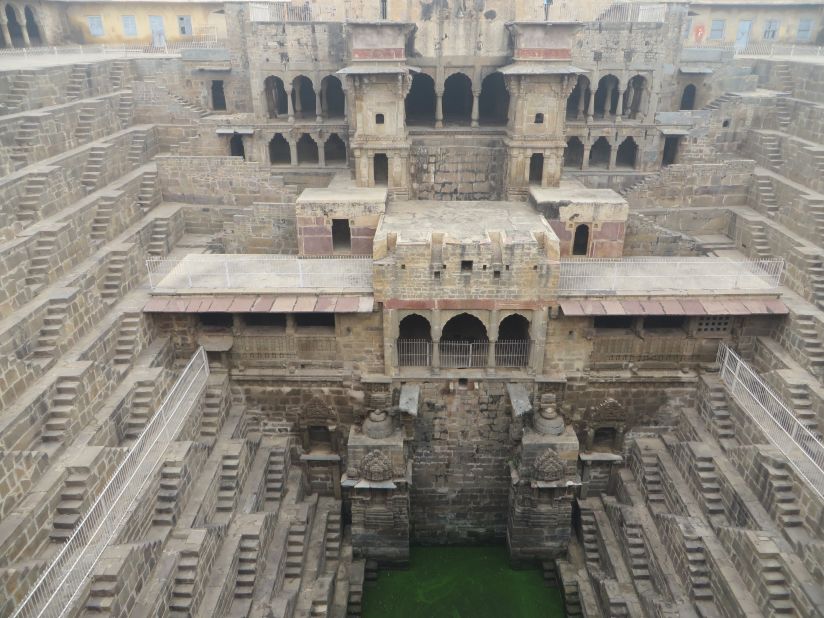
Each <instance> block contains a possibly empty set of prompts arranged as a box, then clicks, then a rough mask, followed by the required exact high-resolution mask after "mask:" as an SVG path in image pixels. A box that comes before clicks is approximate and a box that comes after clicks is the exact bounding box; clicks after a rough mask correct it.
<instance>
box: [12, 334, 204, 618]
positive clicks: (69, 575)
mask: <svg viewBox="0 0 824 618" xmlns="http://www.w3.org/2000/svg"><path fill="white" fill-rule="evenodd" d="M208 375H209V362H208V361H207V359H206V352H204V350H203V348H199V349H198V350H197V352H195V354H194V356H193V357H192V358H191V360H190V361H189V363H188V365H186V368H185V369H184V370H183V373H181V375H180V378H178V380H177V382H175V384H174V386H172V388H171V389H170V390H169V393H168V394H167V395H166V398H165V399H164V400H163V403H162V404H161V405H160V408H158V410H157V413H156V414H155V415H154V416H153V417H152V419H151V420H150V421H149V423H148V424H147V425H146V428H145V429H144V430H143V433H141V434H140V437H138V439H137V441H136V442H135V443H134V445H133V446H132V447H131V449H130V450H129V452H128V453H127V454H126V456H125V458H124V459H123V461H122V462H121V463H120V465H119V466H118V467H117V470H115V472H114V474H113V475H112V478H111V479H109V482H108V483H106V487H104V488H103V491H102V492H101V493H100V495H99V496H98V497H97V500H95V502H94V504H93V505H92V506H91V508H90V509H89V510H88V511H87V513H86V514H85V516H84V517H83V519H82V520H81V521H80V523H79V524H78V526H77V528H75V531H74V533H73V534H72V536H71V537H70V538H69V540H68V541H67V542H66V544H65V545H63V547H62V548H61V549H60V552H59V553H58V554H57V556H56V557H55V558H54V560H53V561H52V562H51V564H49V566H48V567H47V568H46V570H45V572H44V573H43V575H41V576H40V579H38V580H37V583H36V584H35V586H34V588H33V589H32V590H31V592H29V594H28V595H27V596H26V598H25V599H24V600H23V603H22V604H21V605H20V606H19V607H18V608H17V610H16V611H15V613H14V615H13V616H14V618H34V617H37V618H41V617H42V618H45V617H51V616H62V615H64V614H65V613H66V612H67V610H68V608H70V607H71V606H72V604H73V603H75V602H76V600H77V595H78V594H80V593H81V592H82V591H83V590H84V587H85V582H86V580H87V578H88V577H89V574H90V573H91V571H92V569H93V568H94V565H95V563H96V562H97V560H98V558H99V557H100V555H101V554H102V553H103V550H104V549H105V548H106V546H107V545H108V544H109V542H110V541H111V540H112V539H114V538H115V536H116V534H117V533H118V531H119V528H120V526H121V524H122V523H123V521H124V519H125V517H126V515H127V514H128V513H129V511H130V510H131V508H132V504H133V503H134V501H135V500H136V499H137V497H138V496H139V495H140V493H141V491H142V489H143V486H144V485H145V484H146V482H147V481H148V479H149V478H151V477H152V475H153V474H154V472H155V469H156V468H157V466H158V465H159V463H160V461H161V458H162V456H163V453H164V451H165V450H166V447H167V446H168V445H169V443H170V442H171V441H172V440H173V439H174V438H175V436H176V435H177V432H178V431H179V430H180V427H181V426H182V424H183V421H184V420H185V419H186V418H187V417H188V416H189V413H190V412H191V410H192V408H193V407H194V404H195V402H196V401H197V400H198V397H199V396H200V394H201V393H202V392H203V389H204V388H205V387H206V379H207V377H208Z"/></svg>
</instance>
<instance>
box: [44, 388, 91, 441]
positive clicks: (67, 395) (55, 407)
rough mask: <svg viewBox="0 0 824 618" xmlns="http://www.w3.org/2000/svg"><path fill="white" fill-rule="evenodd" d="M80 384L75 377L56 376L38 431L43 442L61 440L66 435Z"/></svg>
mask: <svg viewBox="0 0 824 618" xmlns="http://www.w3.org/2000/svg"><path fill="white" fill-rule="evenodd" d="M80 384H81V383H80V380H79V379H78V378H75V377H60V378H57V384H55V387H54V395H52V398H51V402H50V403H49V412H48V416H46V418H45V419H44V422H43V429H42V430H41V432H40V439H41V440H42V441H43V442H62V441H63V440H65V439H66V438H67V437H68V431H69V428H70V425H71V421H72V417H73V416H74V412H75V402H76V400H77V395H78V390H79V389H80Z"/></svg>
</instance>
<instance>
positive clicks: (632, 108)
mask: <svg viewBox="0 0 824 618" xmlns="http://www.w3.org/2000/svg"><path fill="white" fill-rule="evenodd" d="M646 89H647V78H646V77H644V76H643V75H635V76H634V77H633V78H632V79H631V80H629V82H628V84H627V90H626V92H624V115H625V116H627V117H628V118H636V117H638V115H639V114H641V115H642V114H643V110H642V109H641V105H643V102H644V91H645V90H646Z"/></svg>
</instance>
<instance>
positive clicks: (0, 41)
mask: <svg viewBox="0 0 824 618" xmlns="http://www.w3.org/2000/svg"><path fill="white" fill-rule="evenodd" d="M0 34H1V35H2V36H0V47H4V48H8V47H37V46H40V45H43V38H42V36H41V34H40V26H38V23H37V18H36V17H35V14H34V9H32V8H31V6H29V5H28V4H27V5H25V6H19V5H16V4H11V3H7V4H6V5H5V6H3V8H2V10H0Z"/></svg>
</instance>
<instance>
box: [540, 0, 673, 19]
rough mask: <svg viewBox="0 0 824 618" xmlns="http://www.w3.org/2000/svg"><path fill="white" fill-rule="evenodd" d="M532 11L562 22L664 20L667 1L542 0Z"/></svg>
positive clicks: (544, 17) (541, 16) (542, 16)
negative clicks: (549, 0) (581, 0)
mask: <svg viewBox="0 0 824 618" xmlns="http://www.w3.org/2000/svg"><path fill="white" fill-rule="evenodd" d="M531 14H532V16H533V18H534V19H541V18H542V19H544V20H546V21H560V22H569V21H576V22H593V21H599V22H614V23H628V22H636V23H638V22H651V23H661V22H663V21H664V20H665V18H666V5H665V4H663V3H661V2H646V3H641V2H637V1H635V0H632V1H626V0H618V1H617V2H616V1H615V0H591V1H589V2H579V1H578V0H555V1H554V2H548V1H546V0H542V1H541V2H540V4H539V5H538V6H537V7H536V8H535V10H534V12H531Z"/></svg>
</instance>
